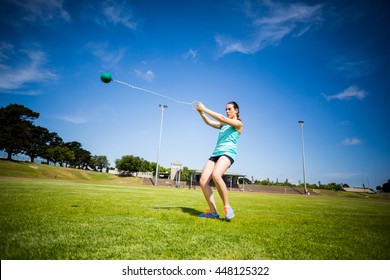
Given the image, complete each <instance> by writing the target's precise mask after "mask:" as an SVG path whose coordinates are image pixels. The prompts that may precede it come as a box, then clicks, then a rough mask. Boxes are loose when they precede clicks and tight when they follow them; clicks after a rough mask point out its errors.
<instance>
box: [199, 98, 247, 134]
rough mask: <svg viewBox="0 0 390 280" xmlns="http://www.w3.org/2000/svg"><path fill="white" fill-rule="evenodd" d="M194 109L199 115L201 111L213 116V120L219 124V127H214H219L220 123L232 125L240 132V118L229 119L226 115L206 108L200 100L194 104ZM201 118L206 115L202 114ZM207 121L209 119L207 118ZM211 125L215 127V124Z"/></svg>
mask: <svg viewBox="0 0 390 280" xmlns="http://www.w3.org/2000/svg"><path fill="white" fill-rule="evenodd" d="M196 109H197V110H198V112H199V113H200V114H201V116H202V113H206V114H207V115H209V116H211V117H212V118H214V119H215V121H214V122H215V123H218V124H219V127H216V128H221V126H222V124H228V125H230V126H233V127H234V128H235V129H236V130H237V131H238V132H240V133H241V132H242V122H241V121H240V120H237V119H230V118H228V117H225V116H224V115H222V114H219V113H216V112H214V111H212V110H210V109H208V108H206V106H204V105H203V104H202V103H201V102H199V103H198V105H197V106H196ZM202 118H203V119H204V118H207V116H206V115H205V114H204V117H203V116H202ZM207 119H208V118H207ZM209 121H211V120H210V119H209ZM206 123H207V122H206ZM209 125H210V124H209ZM213 127H215V126H213Z"/></svg>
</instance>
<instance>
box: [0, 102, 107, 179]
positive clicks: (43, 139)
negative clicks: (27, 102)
mask: <svg viewBox="0 0 390 280" xmlns="http://www.w3.org/2000/svg"><path fill="white" fill-rule="evenodd" d="M38 117H39V113H37V112H34V111H33V110H31V109H29V108H27V107H25V106H23V105H19V104H10V105H8V106H6V107H2V108H0V150H2V151H5V152H6V153H7V159H8V160H11V159H12V156H14V155H17V154H25V155H27V156H29V157H30V161H31V162H34V160H35V159H37V158H41V159H43V160H44V161H46V162H44V163H46V164H49V163H50V162H52V163H54V164H55V165H56V164H59V165H60V166H69V167H73V168H78V169H88V168H91V169H93V170H99V171H100V172H102V171H103V169H104V168H106V169H108V167H109V162H108V160H107V157H106V156H101V155H92V154H91V153H90V152H89V151H87V150H85V149H84V148H83V147H82V145H81V143H79V142H77V141H72V142H64V141H63V139H62V138H61V137H60V136H59V135H58V134H57V133H56V132H51V131H49V130H48V129H47V128H45V127H42V126H38V125H35V124H34V121H35V120H36V119H37V118H38Z"/></svg>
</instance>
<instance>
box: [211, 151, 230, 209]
mask: <svg viewBox="0 0 390 280" xmlns="http://www.w3.org/2000/svg"><path fill="white" fill-rule="evenodd" d="M230 165H231V163H230V160H229V159H228V158H227V157H225V156H221V157H220V158H219V159H218V161H217V163H216V164H215V166H214V169H213V171H212V173H211V178H212V179H213V181H214V183H215V185H216V186H217V190H218V193H219V196H220V197H221V199H222V202H223V206H224V207H228V206H229V198H228V191H227V188H226V184H225V181H224V180H223V179H222V175H223V174H224V173H225V172H226V170H227V169H228V168H229V167H230Z"/></svg>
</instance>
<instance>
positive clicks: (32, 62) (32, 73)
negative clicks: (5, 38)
mask: <svg viewBox="0 0 390 280" xmlns="http://www.w3.org/2000/svg"><path fill="white" fill-rule="evenodd" d="M16 57H17V58H18V59H20V58H25V61H24V62H14V60H16ZM12 63H14V64H12ZM46 64H47V62H46V53H44V52H43V51H41V50H36V49H23V50H14V47H13V46H12V45H10V44H6V43H3V44H1V46H0V71H1V72H0V73H1V75H2V78H1V79H0V91H2V92H5V93H14V94H24V95H38V94H41V92H38V91H30V90H27V89H26V88H25V87H26V86H27V85H28V84H31V83H43V82H47V81H50V80H53V79H55V78H56V77H57V75H56V74H54V73H53V72H51V71H50V70H48V69H46V67H47V66H46Z"/></svg>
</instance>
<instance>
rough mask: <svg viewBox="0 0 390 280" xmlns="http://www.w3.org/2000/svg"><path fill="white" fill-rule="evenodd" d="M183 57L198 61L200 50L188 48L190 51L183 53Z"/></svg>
mask: <svg viewBox="0 0 390 280" xmlns="http://www.w3.org/2000/svg"><path fill="white" fill-rule="evenodd" d="M183 58H184V59H190V60H192V61H194V62H195V61H196V60H197V58H198V51H196V50H193V49H192V48H191V49H189V50H188V52H186V53H185V54H184V55H183Z"/></svg>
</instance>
